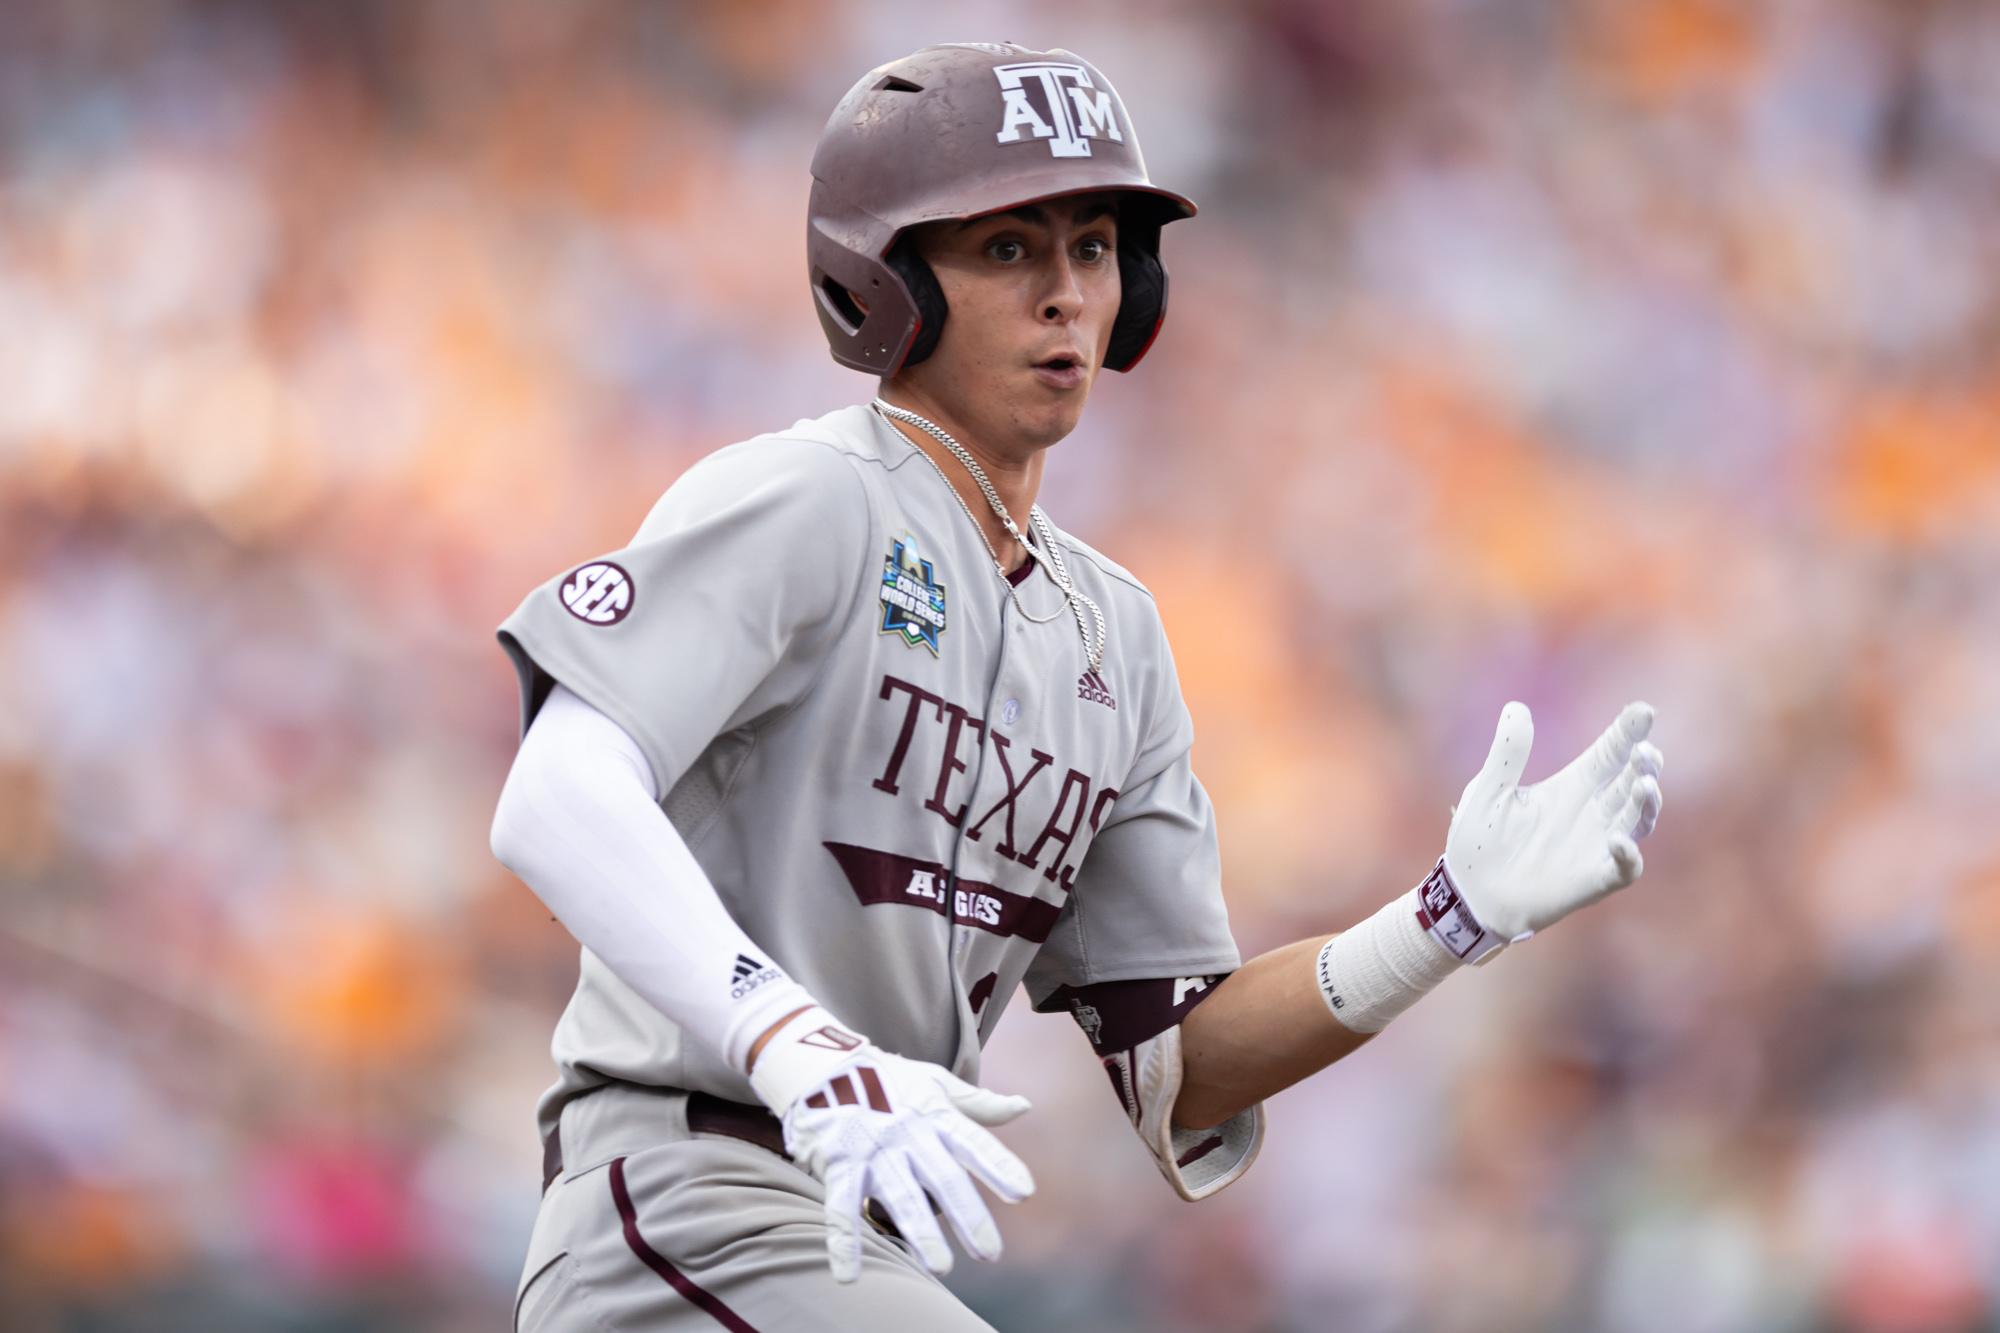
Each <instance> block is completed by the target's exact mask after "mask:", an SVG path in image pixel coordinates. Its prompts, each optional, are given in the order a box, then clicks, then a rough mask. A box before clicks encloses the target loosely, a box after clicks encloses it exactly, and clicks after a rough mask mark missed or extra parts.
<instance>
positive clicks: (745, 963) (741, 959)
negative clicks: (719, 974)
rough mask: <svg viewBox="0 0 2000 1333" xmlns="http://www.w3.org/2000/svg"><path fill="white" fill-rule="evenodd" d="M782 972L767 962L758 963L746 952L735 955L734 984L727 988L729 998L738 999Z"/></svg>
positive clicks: (775, 978) (774, 978)
mask: <svg viewBox="0 0 2000 1333" xmlns="http://www.w3.org/2000/svg"><path fill="white" fill-rule="evenodd" d="M782 975H783V973H781V972H779V971H778V969H777V968H775V967H772V966H771V965H770V964H769V963H760V962H758V961H757V960H756V959H755V958H752V957H751V956H750V955H749V954H747V953H739V954H737V955H736V968H735V984H734V985H732V986H731V987H730V988H729V998H730V999H732V1000H740V999H742V998H743V997H744V996H746V995H748V994H749V993H750V992H751V991H753V990H756V989H757V988H758V987H759V986H761V985H763V984H764V983H765V982H767V981H776V980H777V979H778V978H779V977H780V976H782Z"/></svg>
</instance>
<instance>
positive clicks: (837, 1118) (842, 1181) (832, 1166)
mask: <svg viewBox="0 0 2000 1333" xmlns="http://www.w3.org/2000/svg"><path fill="white" fill-rule="evenodd" d="M750 1084H751V1086H752V1087H754V1088H755V1089H756V1090H757V1095H758V1096H759V1097H760V1098H762V1099H763V1102H764V1104H765V1105H766V1106H768V1107H770V1108H771V1109H772V1110H773V1111H775V1112H777V1114H778V1116H779V1117H780V1119H781V1120H782V1121H783V1122H784V1127H785V1148H786V1150H787V1151H789V1152H790V1153H791V1155H792V1157H793V1159H794V1160H795V1161H797V1162H798V1163H799V1164H800V1165H801V1166H804V1167H805V1168H806V1169H807V1170H808V1171H810V1172H812V1173H813V1175H815V1176H817V1177H818V1178H819V1180H820V1182H821V1183H822V1184H824V1185H825V1186H826V1223H827V1237H826V1249H827V1259H828V1261H829V1262H830V1263H831V1264H832V1266H833V1276H834V1280H835V1281H838V1282H852V1281H854V1280H855V1279H856V1278H858V1277H860V1276H861V1228H862V1227H863V1226H864V1225H865V1223H864V1222H863V1219H862V1216H861V1210H862V1207H863V1204H864V1200H866V1199H868V1198H873V1199H875V1200H876V1201H877V1202H878V1203H880V1204H881V1205H882V1206H883V1207H884V1208H886V1209H888V1211H889V1216H890V1218H891V1219H892V1220H893V1221H894V1222H895V1224H896V1229H897V1230H898V1231H900V1232H902V1233H903V1239H905V1240H907V1241H909V1242H910V1244H911V1245H913V1246H915V1247H916V1251H917V1256H918V1258H919V1259H921V1260H922V1261H923V1264H924V1267H926V1268H928V1269H930V1270H931V1272H933V1273H938V1274H944V1273H948V1272H950V1271H951V1247H950V1246H949V1245H947V1244H946V1243H945V1239H944V1233H943V1232H942V1231H940V1230H939V1229H938V1224H937V1217H936V1216H935V1215H934V1214H933V1213H932V1212H931V1206H930V1203H929V1201H928V1200H926V1198H925V1197H924V1196H925V1193H926V1191H928V1192H929V1194H930V1197H931V1198H934V1199H936V1200H937V1202H938V1206H939V1207H940V1208H941V1209H942V1210H943V1212H944V1215H945V1217H946V1218H948V1219H949V1220H950V1222H951V1229H952V1230H953V1232H955V1233H956V1234H957V1236H958V1239H959V1242H960V1243H961V1244H962V1245H964V1246H965V1248H966V1250H967V1252H969V1253H971V1254H973V1255H975V1256H977V1257H978V1258H981V1259H998V1258H999V1257H1000V1228H999V1227H998V1226H996V1225H995V1224H994V1221H993V1214H992V1213H990V1212H988V1211H987V1208H986V1201H985V1200H984V1199H982V1198H980V1197H979V1191H978V1189H977V1188H975V1187H974V1185H973V1183H972V1180H973V1178H974V1177H977V1178H978V1179H979V1180H980V1181H981V1182H982V1183H984V1184H985V1186H986V1188H988V1189H990V1190H992V1191H993V1192H994V1193H995V1194H997V1195H999V1196H1000V1197H1001V1198H1002V1199H1004V1200H1006V1201H1007V1202H1008V1203H1019V1202H1020V1201H1021V1200H1023V1199H1025V1198H1027V1197H1028V1196H1029V1195H1030V1194H1033V1193H1034V1192H1035V1178H1034V1177H1033V1176H1032V1175H1031V1174H1029V1171H1028V1168H1027V1165H1026V1164H1025V1163H1023V1162H1022V1161H1021V1159H1020V1158H1018V1157H1016V1156H1015V1155H1014V1154H1013V1153H1011V1152H1009V1151H1008V1150H1007V1147H1006V1145H1004V1144H1002V1143H1001V1142H1000V1140H999V1139H996V1138H994V1137H993V1135H991V1134H989V1133H988V1132H987V1131H986V1130H985V1129H983V1128H981V1126H983V1125H1003V1124H1005V1123H1007V1122H1008V1121H1009V1120H1012V1119H1013V1118H1014V1117H1015V1116H1017V1115H1020V1114H1021V1113H1022V1112H1023V1111H1026V1110H1027V1109H1028V1099H1027V1098H1025V1097H1009V1096H1004V1095H1002V1094H1000V1093H997V1092H989V1091H987V1090H986V1089H984V1088H976V1087H974V1086H972V1085H971V1084H970V1083H967V1082H965V1081H964V1080H963V1079H960V1078H957V1077H955V1076H954V1075H953V1074H952V1073H951V1072H950V1071H949V1070H946V1069H942V1068H940V1067H939V1066H937V1065H934V1064H928V1063H925V1062H924V1061H921V1060H908V1059H905V1058H903V1057H902V1056H900V1055H891V1054H889V1053H888V1052H887V1051H884V1050H882V1049H880V1048H879V1047H877V1046H875V1045H873V1044H871V1043H870V1042H869V1041H868V1040H867V1039H866V1038H864V1037H862V1036H861V1035H860V1034H859V1033H856V1032H851V1031H849V1030H847V1029H846V1028H844V1027H842V1026H841V1025H840V1024H839V1022H838V1021H836V1020H835V1019H834V1017H833V1015H831V1014H829V1013H828V1012H827V1011H826V1010H824V1009H819V1008H814V1009H810V1010H807V1011H806V1012H805V1013H803V1014H801V1015H799V1016H798V1017H796V1018H793V1019H792V1020H791V1021H790V1022H788V1023H786V1024H785V1026H784V1027H783V1028H782V1029H781V1030H780V1031H779V1032H778V1034H777V1035H776V1036H774V1037H772V1038H771V1039H770V1040H769V1041H768V1042H766V1043H765V1046H764V1049H763V1050H762V1051H761V1052H759V1054H758V1056H757V1061H756V1065H755V1067H754V1068H752V1070H751V1071H750ZM968 1173H970V1174H968Z"/></svg>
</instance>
